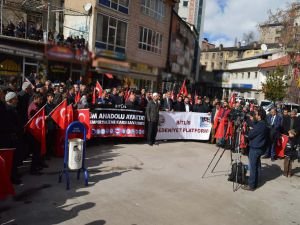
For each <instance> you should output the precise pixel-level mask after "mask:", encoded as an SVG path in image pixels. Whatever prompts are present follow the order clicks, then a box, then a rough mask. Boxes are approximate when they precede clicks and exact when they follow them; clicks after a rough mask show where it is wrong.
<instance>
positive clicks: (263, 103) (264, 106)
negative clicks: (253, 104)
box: [260, 99, 272, 109]
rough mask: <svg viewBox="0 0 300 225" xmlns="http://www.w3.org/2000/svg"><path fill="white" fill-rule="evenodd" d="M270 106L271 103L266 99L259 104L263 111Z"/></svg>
mask: <svg viewBox="0 0 300 225" xmlns="http://www.w3.org/2000/svg"><path fill="white" fill-rule="evenodd" d="M270 104H272V101H270V100H267V99H265V100H262V101H261V102H260V106H261V107H263V109H265V108H266V107H267V106H269V105H270Z"/></svg>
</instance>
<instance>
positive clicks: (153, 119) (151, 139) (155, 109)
mask: <svg viewBox="0 0 300 225" xmlns="http://www.w3.org/2000/svg"><path fill="white" fill-rule="evenodd" d="M158 98H159V96H158V94H157V93H153V95H152V100H151V101H150V102H148V104H147V108H146V118H147V125H148V135H147V141H148V144H149V145H150V146H152V145H153V144H155V138H156V134H157V126H158V119H159V102H158Z"/></svg>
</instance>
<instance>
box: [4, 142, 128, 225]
mask: <svg viewBox="0 0 300 225" xmlns="http://www.w3.org/2000/svg"><path fill="white" fill-rule="evenodd" d="M120 148H123V147H122V146H118V145H114V144H113V143H105V144H101V145H100V144H98V143H94V144H91V143H89V147H88V149H87V151H86V162H85V163H86V166H87V168H88V170H89V171H90V174H89V186H88V187H85V186H84V179H83V174H82V173H81V179H80V180H77V179H76V173H75V172H76V171H72V172H71V173H70V190H66V184H65V177H63V182H62V183H58V174H59V171H60V170H61V169H62V167H63V159H62V158H55V159H52V160H51V161H49V162H48V164H49V168H48V169H45V170H44V171H43V172H44V174H43V175H41V176H31V175H28V174H25V175H24V177H23V183H24V184H23V185H22V186H16V193H17V195H16V196H15V197H14V198H11V199H7V200H6V201H2V202H0V224H6V225H23V224H24V225H28V224H35V225H39V224H59V223H63V222H66V221H68V220H71V219H73V218H75V217H77V216H78V214H79V213H80V212H81V211H85V210H89V209H91V208H93V207H95V206H96V203H94V202H80V201H79V199H78V198H79V197H82V196H86V195H89V194H90V191H89V189H90V187H91V186H94V185H96V184H97V183H98V182H100V181H102V180H106V179H112V178H114V177H118V176H121V175H122V174H123V173H127V172H129V171H131V170H129V169H120V170H119V171H104V172H102V171H101V170H102V169H103V168H105V166H103V165H102V164H103V163H104V162H109V161H112V160H114V158H116V157H118V156H119V154H118V153H116V152H115V150H117V149H120ZM24 169H26V170H27V171H28V170H29V169H28V168H24ZM94 219H95V218H94ZM96 224H97V225H102V224H106V221H105V220H103V219H102V218H99V220H96V221H93V222H90V223H87V225H96Z"/></svg>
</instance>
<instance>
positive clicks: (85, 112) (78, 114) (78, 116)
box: [74, 109, 92, 140]
mask: <svg viewBox="0 0 300 225" xmlns="http://www.w3.org/2000/svg"><path fill="white" fill-rule="evenodd" d="M74 119H75V120H78V121H79V122H81V123H83V125H84V126H85V128H86V139H88V140H89V139H91V136H92V132H91V127H90V110H89V109H77V110H75V111H74Z"/></svg>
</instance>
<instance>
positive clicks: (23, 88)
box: [22, 81, 31, 91]
mask: <svg viewBox="0 0 300 225" xmlns="http://www.w3.org/2000/svg"><path fill="white" fill-rule="evenodd" d="M30 86H31V83H30V82H28V81H25V82H24V83H23V84H22V90H23V91H25V90H26V89H27V88H29V87H30Z"/></svg>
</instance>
